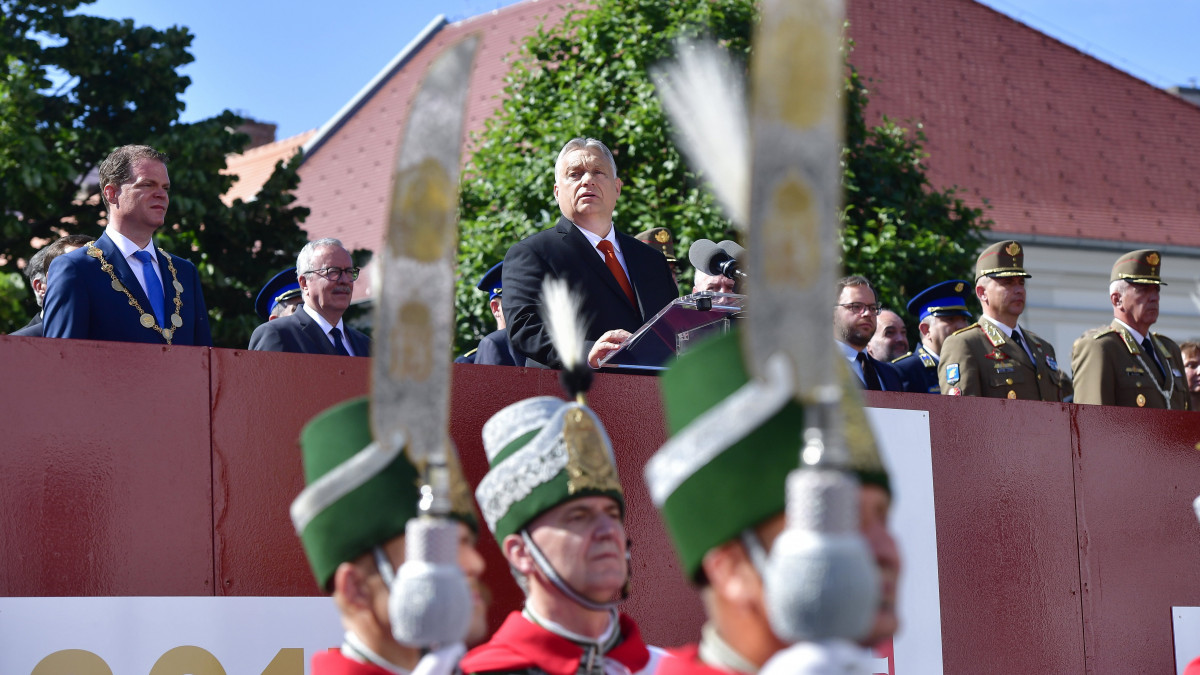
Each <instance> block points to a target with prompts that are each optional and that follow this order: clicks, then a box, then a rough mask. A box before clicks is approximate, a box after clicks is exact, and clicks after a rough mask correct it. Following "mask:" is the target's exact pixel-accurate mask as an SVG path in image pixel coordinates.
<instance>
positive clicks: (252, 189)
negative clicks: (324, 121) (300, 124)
mask: <svg viewBox="0 0 1200 675" xmlns="http://www.w3.org/2000/svg"><path fill="white" fill-rule="evenodd" d="M315 133H317V132H316V130H315V129H314V130H311V131H305V132H303V133H300V134H296V135H295V136H292V137H291V138H285V139H283V140H282V141H275V142H274V143H266V144H264V145H260V146H258V147H256V148H251V149H249V150H247V151H246V152H243V153H242V154H240V155H229V157H228V158H226V161H225V170H224V171H222V172H221V173H224V174H232V175H234V176H237V177H238V179H237V181H236V182H235V183H234V184H233V187H231V188H229V191H228V192H226V193H225V194H223V195H221V201H223V202H225V204H226V205H232V204H233V200H235V199H241V200H242V201H250V200H251V199H253V198H254V197H255V196H256V195H258V191H259V190H261V189H262V186H263V185H264V184H265V183H266V182H267V179H269V178H270V177H271V174H272V173H274V171H275V163H276V162H278V161H279V160H281V159H282V160H284V161H287V160H290V159H291V158H292V155H295V154H296V152H297V151H298V150H300V146H302V145H304V144H305V143H307V142H308V139H310V138H312V137H313V134H315Z"/></svg>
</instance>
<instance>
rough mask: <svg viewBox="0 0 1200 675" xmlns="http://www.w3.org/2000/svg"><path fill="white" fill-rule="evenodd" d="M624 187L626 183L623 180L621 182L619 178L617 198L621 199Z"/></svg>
mask: <svg viewBox="0 0 1200 675" xmlns="http://www.w3.org/2000/svg"><path fill="white" fill-rule="evenodd" d="M624 185H625V181H623V180H621V179H620V178H618V179H617V196H618V197H620V196H621V187H622V186H624Z"/></svg>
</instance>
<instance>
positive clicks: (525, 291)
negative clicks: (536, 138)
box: [503, 138, 679, 368]
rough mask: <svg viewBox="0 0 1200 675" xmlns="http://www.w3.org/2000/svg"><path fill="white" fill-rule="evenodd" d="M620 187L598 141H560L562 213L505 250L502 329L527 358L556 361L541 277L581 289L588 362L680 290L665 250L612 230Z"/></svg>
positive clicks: (557, 175) (557, 176)
mask: <svg viewBox="0 0 1200 675" xmlns="http://www.w3.org/2000/svg"><path fill="white" fill-rule="evenodd" d="M620 194H621V179H620V178H617V164H616V161H614V160H613V156H612V153H611V152H609V149H608V148H607V147H606V146H605V145H604V144H603V143H601V142H600V141H598V140H596V139H594V138H574V139H571V140H570V141H568V142H567V144H566V145H565V146H563V149H562V151H561V152H559V153H558V160H557V161H556V162H555V164H554V197H555V199H556V200H557V201H558V206H559V209H560V210H561V211H562V217H561V218H559V219H558V223H557V224H556V225H555V226H554V227H552V228H550V229H548V230H543V231H541V232H538V233H537V234H535V235H532V236H530V237H527V238H525V239H523V240H521V241H519V242H517V243H516V244H514V245H513V246H512V248H510V249H508V254H507V255H506V256H505V257H504V276H503V279H504V316H505V320H506V321H507V323H508V336H509V340H510V341H511V342H512V345H513V347H514V348H515V349H516V350H517V351H518V352H519V353H520V354H523V355H525V356H526V357H527V359H528V360H529V362H530V363H529V364H528V365H544V366H549V367H551V368H559V367H561V366H562V361H561V360H560V359H559V356H558V354H557V353H556V352H555V351H554V347H553V345H552V344H551V343H550V334H549V331H548V330H547V328H546V324H545V322H544V321H543V320H542V316H541V314H540V313H539V307H540V305H541V301H542V280H543V279H544V278H545V277H552V278H555V279H562V280H564V281H566V282H567V284H568V285H569V286H570V288H571V290H572V291H574V292H575V293H577V294H578V295H579V296H580V301H581V312H582V314H583V319H584V321H585V322H586V324H585V325H586V326H587V328H586V331H585V338H586V340H587V342H588V363H589V364H590V365H591V366H592V367H593V368H595V367H597V365H598V363H599V361H600V359H602V358H604V356H605V355H607V354H608V353H609V352H612V351H615V350H616V349H618V348H619V347H620V346H621V343H623V342H624V341H625V340H627V339H629V336H630V334H631V333H633V332H634V331H636V330H637V329H638V328H640V327H641V326H642V324H643V323H645V322H646V321H647V320H649V319H650V318H651V317H653V316H654V315H655V314H657V313H658V312H659V310H661V309H662V308H663V307H666V306H667V304H668V303H670V302H671V301H672V300H674V299H675V298H677V297H679V289H678V287H677V286H676V285H675V283H674V282H673V281H672V280H671V268H670V267H669V266H668V265H667V259H666V257H664V256H663V254H662V253H660V252H658V251H657V250H655V249H653V248H651V247H649V246H646V245H645V244H643V243H642V242H640V241H638V240H636V239H634V238H633V237H630V236H628V235H625V234H621V233H620V232H617V228H616V227H615V226H614V225H613V219H612V216H613V210H614V208H615V207H616V204H617V197H618V196H620ZM518 365H521V364H518Z"/></svg>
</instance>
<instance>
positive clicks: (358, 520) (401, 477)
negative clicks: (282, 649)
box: [291, 397, 487, 675]
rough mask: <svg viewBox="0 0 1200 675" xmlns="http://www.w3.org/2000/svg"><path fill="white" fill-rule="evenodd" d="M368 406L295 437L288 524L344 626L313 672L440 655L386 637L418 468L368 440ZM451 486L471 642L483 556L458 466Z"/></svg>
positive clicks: (349, 405) (353, 404) (336, 672)
mask: <svg viewBox="0 0 1200 675" xmlns="http://www.w3.org/2000/svg"><path fill="white" fill-rule="evenodd" d="M367 406H368V404H367V399H366V398H365V397H364V398H357V399H352V400H350V401H346V402H344V403H340V404H338V405H335V406H333V407H332V408H330V409H328V410H326V411H325V412H322V413H321V414H319V415H317V416H316V417H314V418H313V420H312V421H311V422H309V423H308V425H307V426H306V427H305V428H304V431H303V432H301V435H300V448H301V450H302V453H303V458H304V477H305V481H304V482H305V484H306V485H307V487H306V488H305V489H304V490H303V491H302V492H301V493H300V495H299V496H298V497H296V500H295V501H294V502H293V503H292V507H291V516H292V524H293V525H294V526H295V528H296V533H297V535H298V536H299V537H300V541H301V543H302V544H303V545H304V553H305V555H306V556H307V557H308V563H309V565H310V566H311V567H312V572H313V576H314V577H315V578H316V580H317V584H318V585H319V586H320V587H321V589H322V590H324V591H325V592H327V593H329V594H330V595H331V596H332V597H333V601H334V604H336V605H337V608H338V612H339V613H340V614H341V617H342V625H343V626H344V627H345V628H346V634H345V638H344V641H343V643H342V646H341V648H340V649H331V650H328V651H324V652H320V653H318V654H317V655H315V656H314V657H313V660H312V673H313V675H388V673H397V672H408V671H411V670H412V669H414V668H416V667H417V666H418V664H421V665H422V668H423V669H424V670H425V672H429V670H428V669H429V668H430V667H434V666H435V665H436V664H437V663H438V662H439V660H443V659H444V658H445V657H443V656H442V655H440V654H439V652H428V653H423V652H422V650H420V649H417V648H416V647H412V646H408V645H403V644H400V643H399V642H397V641H396V639H395V638H394V637H393V635H392V628H391V620H390V615H389V611H388V601H389V596H390V595H391V594H392V593H393V592H394V590H393V588H392V586H393V584H392V581H393V580H394V578H395V576H396V573H397V571H398V570H399V569H400V565H401V564H403V562H404V558H405V546H404V542H405V526H406V525H407V523H408V522H409V520H411V519H413V518H415V517H416V516H417V503H418V502H419V501H420V499H421V491H420V480H419V474H420V472H419V471H418V469H417V466H416V465H415V464H414V463H413V461H412V460H411V459H410V458H409V455H408V452H407V451H406V450H405V449H404V448H401V450H400V451H399V452H396V453H394V454H391V455H390V456H389V454H390V453H389V451H388V450H386V449H384V448H382V447H381V446H379V445H378V444H376V443H374V442H373V439H372V437H371V430H370V424H369V422H368V407H367ZM455 466H457V463H455ZM450 489H451V498H452V502H453V507H452V508H453V515H452V517H453V518H454V519H456V520H458V521H459V523H458V529H459V534H458V542H459V546H458V563H459V566H460V567H461V568H462V571H463V574H464V575H466V577H467V582H468V584H469V585H470V586H471V587H472V595H473V602H474V606H473V608H472V613H471V625H470V629H469V633H470V634H474V635H475V636H476V637H477V638H479V637H481V636H482V634H483V633H484V631H486V629H487V628H486V626H487V620H486V617H485V607H484V605H483V599H482V591H481V590H480V589H481V586H480V577H481V576H482V574H483V569H484V562H483V558H482V557H481V556H480V555H479V553H478V552H477V551H476V550H475V527H476V521H475V510H474V508H473V506H472V504H471V492H470V486H469V485H468V484H467V482H466V480H465V479H463V478H462V474H461V472H460V471H457V470H455V471H452V472H451V488H450ZM469 637H470V635H469V636H468V638H469ZM423 660H424V661H425V662H424V663H422V661H423ZM441 665H443V666H447V667H446V668H445V670H444V671H443V672H449V671H450V669H451V668H452V667H453V664H445V663H442V664H441Z"/></svg>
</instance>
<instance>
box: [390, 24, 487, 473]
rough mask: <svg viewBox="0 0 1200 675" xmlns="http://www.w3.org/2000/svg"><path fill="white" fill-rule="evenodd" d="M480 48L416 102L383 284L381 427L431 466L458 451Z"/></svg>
mask: <svg viewBox="0 0 1200 675" xmlns="http://www.w3.org/2000/svg"><path fill="white" fill-rule="evenodd" d="M478 45H479V39H478V37H476V36H472V37H469V38H467V39H465V40H463V41H462V42H459V43H458V44H457V45H454V46H453V47H451V48H449V49H447V50H446V51H445V52H443V53H442V54H441V55H440V56H439V57H438V58H437V60H435V61H434V62H433V63H432V64H431V65H430V66H429V70H428V71H427V72H426V74H425V78H424V79H423V80H422V82H421V84H420V89H419V91H418V92H417V95H416V97H415V98H414V100H413V105H412V110H411V111H410V112H409V116H408V124H407V125H406V128H405V133H404V140H403V142H402V144H401V146H400V151H399V155H398V156H397V159H396V168H395V172H394V174H393V177H392V201H391V208H390V212H389V217H388V229H387V240H386V242H385V246H384V249H383V251H382V252H381V255H379V256H378V260H379V266H380V273H379V275H378V276H377V277H376V287H375V288H374V289H373V291H374V292H373V295H374V297H375V298H376V310H375V335H374V357H375V358H374V363H373V364H372V381H371V403H372V405H371V428H372V431H373V432H374V434H375V438H376V439H377V441H378V442H380V443H397V442H400V440H401V439H407V440H406V448H405V451H406V452H407V453H408V454H409V457H410V458H411V459H412V460H413V462H414V463H415V464H417V466H422V467H423V466H424V465H425V463H426V462H428V461H430V460H431V459H432V460H433V463H434V464H437V465H444V464H445V463H446V461H447V460H446V457H447V455H448V454H449V453H447V452H446V450H447V449H448V447H447V444H448V440H447V439H448V428H449V427H448V423H449V408H450V363H451V356H450V348H451V341H452V331H453V326H454V271H455V255H456V251H457V248H458V247H457V243H458V241H457V211H458V173H459V149H460V148H461V146H462V133H463V119H464V117H465V103H466V98H467V85H468V83H469V81H470V74H471V64H472V61H473V60H474V58H475V53H476V51H477V48H478Z"/></svg>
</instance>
